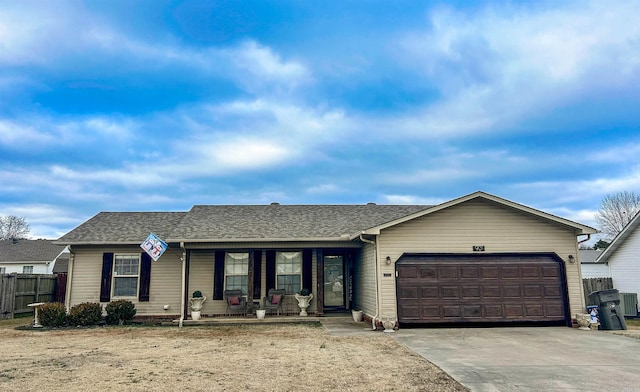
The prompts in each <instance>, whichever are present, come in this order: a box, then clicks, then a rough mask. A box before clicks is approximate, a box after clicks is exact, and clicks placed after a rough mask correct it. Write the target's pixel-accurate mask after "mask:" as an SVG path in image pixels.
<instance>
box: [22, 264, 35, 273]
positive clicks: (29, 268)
mask: <svg viewBox="0 0 640 392" xmlns="http://www.w3.org/2000/svg"><path fill="white" fill-rule="evenodd" d="M22 273H23V274H32V273H33V266H32V265H25V266H22Z"/></svg>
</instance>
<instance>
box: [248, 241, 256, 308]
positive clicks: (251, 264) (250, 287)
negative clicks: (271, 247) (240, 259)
mask: <svg viewBox="0 0 640 392" xmlns="http://www.w3.org/2000/svg"><path fill="white" fill-rule="evenodd" d="M254 263H255V260H254V255H253V249H249V268H248V271H247V274H248V275H249V276H247V303H248V304H253V270H254Z"/></svg>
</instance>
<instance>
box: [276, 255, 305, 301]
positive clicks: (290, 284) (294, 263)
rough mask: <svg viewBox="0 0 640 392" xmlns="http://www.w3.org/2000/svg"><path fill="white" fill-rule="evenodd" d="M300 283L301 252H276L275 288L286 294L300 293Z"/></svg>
mask: <svg viewBox="0 0 640 392" xmlns="http://www.w3.org/2000/svg"><path fill="white" fill-rule="evenodd" d="M301 282H302V252H276V288H278V289H285V290H287V294H294V293H297V292H299V291H300V288H301V287H300V286H301Z"/></svg>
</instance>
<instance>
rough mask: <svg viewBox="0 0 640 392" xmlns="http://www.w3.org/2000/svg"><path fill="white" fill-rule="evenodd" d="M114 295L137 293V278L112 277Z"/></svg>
mask: <svg viewBox="0 0 640 392" xmlns="http://www.w3.org/2000/svg"><path fill="white" fill-rule="evenodd" d="M113 285H114V287H113V296H114V297H135V296H136V295H137V294H138V278H137V277H136V278H114V280H113Z"/></svg>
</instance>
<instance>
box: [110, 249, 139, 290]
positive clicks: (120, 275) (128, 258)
mask: <svg viewBox="0 0 640 392" xmlns="http://www.w3.org/2000/svg"><path fill="white" fill-rule="evenodd" d="M139 277H140V255H139V254H137V255H116V256H115V259H114V263H113V296H114V297H136V296H137V295H138V280H139Z"/></svg>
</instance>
